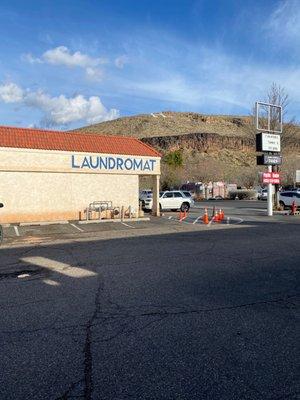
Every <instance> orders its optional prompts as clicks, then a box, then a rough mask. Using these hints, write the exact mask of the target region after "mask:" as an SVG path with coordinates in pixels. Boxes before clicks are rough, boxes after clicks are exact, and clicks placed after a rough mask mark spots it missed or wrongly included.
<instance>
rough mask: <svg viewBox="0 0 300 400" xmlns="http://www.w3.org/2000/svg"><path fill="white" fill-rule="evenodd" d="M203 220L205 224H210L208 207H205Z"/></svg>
mask: <svg viewBox="0 0 300 400" xmlns="http://www.w3.org/2000/svg"><path fill="white" fill-rule="evenodd" d="M202 221H203V223H204V224H205V225H207V224H208V214H207V208H205V210H204V215H203V217H202Z"/></svg>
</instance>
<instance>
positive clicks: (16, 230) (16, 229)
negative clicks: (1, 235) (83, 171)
mask: <svg viewBox="0 0 300 400" xmlns="http://www.w3.org/2000/svg"><path fill="white" fill-rule="evenodd" d="M14 229H15V232H16V235H17V236H20V232H19V229H18V227H17V226H14Z"/></svg>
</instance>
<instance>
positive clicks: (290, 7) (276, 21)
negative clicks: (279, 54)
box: [266, 0, 300, 47]
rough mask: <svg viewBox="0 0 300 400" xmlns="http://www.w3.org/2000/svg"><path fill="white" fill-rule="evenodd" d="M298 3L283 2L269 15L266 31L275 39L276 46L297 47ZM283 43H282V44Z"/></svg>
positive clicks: (299, 11)
mask: <svg viewBox="0 0 300 400" xmlns="http://www.w3.org/2000/svg"><path fill="white" fill-rule="evenodd" d="M299 27H300V2H299V0H285V1H282V2H280V3H279V5H278V7H277V8H276V9H275V10H274V12H273V13H272V14H271V16H270V18H269V20H268V21H267V24H266V29H267V31H268V32H269V35H270V36H271V37H273V39H274V37H276V39H277V40H276V43H277V46H280V47H281V46H286V45H288V46H294V45H295V44H296V45H297V46H299V40H300V28H299ZM282 42H284V43H282Z"/></svg>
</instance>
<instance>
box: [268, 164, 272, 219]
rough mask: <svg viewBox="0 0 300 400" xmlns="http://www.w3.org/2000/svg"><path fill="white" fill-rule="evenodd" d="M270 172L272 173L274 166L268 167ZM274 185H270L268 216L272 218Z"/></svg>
mask: <svg viewBox="0 0 300 400" xmlns="http://www.w3.org/2000/svg"><path fill="white" fill-rule="evenodd" d="M268 172H271V173H272V165H268ZM272 186H273V185H272V183H268V216H269V217H272V215H273V190H272Z"/></svg>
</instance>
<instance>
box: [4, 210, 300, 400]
mask: <svg viewBox="0 0 300 400" xmlns="http://www.w3.org/2000/svg"><path fill="white" fill-rule="evenodd" d="M240 204H242V205H243V207H244V206H245V207H244V208H245V209H244V211H239V210H238V209H237V208H236V209H235V211H234V212H235V213H236V215H243V213H244V214H247V215H248V217H244V218H245V219H246V220H247V223H243V224H240V225H239V226H235V227H234V226H233V227H230V226H229V227H224V229H221V228H216V229H211V230H210V229H197V228H196V227H195V228H193V229H194V230H191V228H190V225H188V224H185V225H179V224H178V223H176V222H173V221H168V220H167V219H164V220H163V222H159V223H156V224H153V226H152V225H151V226H152V228H153V230H154V232H152V234H151V235H147V234H146V233H143V234H142V233H141V234H138V229H137V230H134V229H130V228H128V234H125V233H124V237H118V238H117V237H116V238H110V239H105V237H101V239H100V238H99V240H97V238H96V239H95V238H93V240H90V241H89V240H88V239H87V238H85V241H82V242H74V241H70V242H69V243H66V242H64V243H59V242H56V243H54V244H52V245H51V244H45V243H44V244H40V245H32V246H28V245H27V246H26V247H22V246H19V247H18V246H15V247H13V246H12V247H9V246H7V247H6V248H3V249H2V250H0V266H1V268H0V303H1V308H0V319H1V327H0V342H1V358H0V371H1V373H0V399H5V400H9V399H14V400H18V399H22V400H26V399H28V400H29V399H30V400H32V399H43V400H45V399H62V400H63V399H75V398H76V399H80V398H81V399H101V400H106V399H112V400H123V399H129V398H130V399H170V400H171V399H172V400H173V399H180V400H183V399H188V400H191V399H197V400H198V399H209V400H210V399H213V400H215V399H222V400H223V399H237V400H243V399H251V400H252V399H262V400H269V399H270V400H271V399H272V400H292V399H293V400H294V399H299V396H300V388H299V379H298V378H299V375H298V374H297V367H298V366H299V357H298V354H299V340H298V339H299V335H298V332H299V308H298V305H299V259H300V223H299V219H298V218H294V219H293V217H291V218H289V217H284V216H281V215H279V216H276V217H274V218H273V219H271V220H269V222H266V219H264V218H260V211H257V212H256V214H255V211H253V212H251V210H250V211H248V206H247V207H246V203H241V202H240ZM228 207H229V205H228ZM250 207H252V208H253V204H252V205H251V204H250ZM255 207H256V206H255ZM259 207H260V206H258V208H259ZM262 207H265V204H263V205H262ZM228 212H231V213H232V212H233V211H230V210H228ZM192 213H195V215H196V213H197V210H193V211H192ZM247 218H248V219H247ZM285 218H288V219H285ZM160 224H163V225H164V230H163V229H162V228H161V229H160ZM167 224H169V225H170V227H171V225H172V224H173V225H172V229H171V228H170V230H169V231H167V227H168V226H169V225H167ZM225 228H226V229H225ZM155 229H157V233H155ZM141 232H142V231H141ZM145 232H146V231H145ZM78 234H80V232H78ZM126 235H127V236H126Z"/></svg>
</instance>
